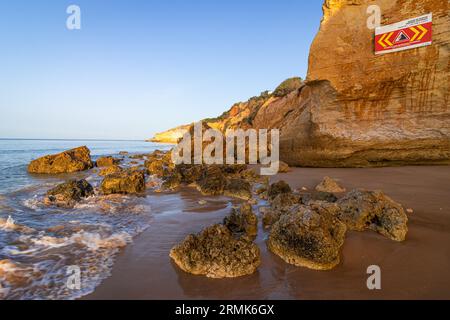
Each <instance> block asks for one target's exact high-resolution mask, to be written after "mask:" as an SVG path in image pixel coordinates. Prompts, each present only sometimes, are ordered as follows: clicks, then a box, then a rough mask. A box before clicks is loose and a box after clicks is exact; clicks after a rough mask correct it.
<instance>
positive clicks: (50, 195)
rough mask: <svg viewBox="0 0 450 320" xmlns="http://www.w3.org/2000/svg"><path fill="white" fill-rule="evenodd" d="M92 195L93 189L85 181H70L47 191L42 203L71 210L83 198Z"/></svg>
mask: <svg viewBox="0 0 450 320" xmlns="http://www.w3.org/2000/svg"><path fill="white" fill-rule="evenodd" d="M93 194H94V188H92V186H91V185H90V184H89V182H87V181H86V180H84V179H83V180H72V181H69V182H66V183H62V184H60V185H58V186H56V187H55V188H53V189H51V190H49V191H47V194H46V197H45V199H44V203H46V204H47V205H56V206H58V207H66V208H71V207H73V206H74V205H75V204H76V203H77V202H79V201H81V200H82V199H83V198H87V197H90V196H92V195H93Z"/></svg>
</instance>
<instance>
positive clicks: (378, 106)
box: [207, 0, 450, 167]
mask: <svg viewBox="0 0 450 320" xmlns="http://www.w3.org/2000/svg"><path fill="white" fill-rule="evenodd" d="M373 4H376V5H379V6H380V8H381V12H382V25H387V24H392V23H395V22H399V21H402V20H406V19H409V18H414V17H418V16H421V15H424V14H428V13H433V44H432V45H431V46H428V47H422V48H416V49H412V50H407V51H402V52H396V53H390V54H385V55H381V56H377V55H375V54H374V30H370V29H369V28H367V27H366V26H367V23H366V21H367V19H368V18H369V16H368V15H367V13H366V10H367V8H368V6H369V5H373ZM323 8H324V18H323V20H322V23H321V26H320V30H319V33H318V34H317V36H316V38H315V40H314V42H313V44H312V46H311V50H310V55H309V68H308V75H307V79H306V81H305V82H302V83H301V84H300V83H297V87H295V86H294V87H291V88H293V91H291V89H290V88H289V86H288V88H289V90H285V91H284V90H281V91H279V93H277V94H276V95H275V94H270V93H267V92H266V93H263V94H261V96H259V97H255V98H252V99H250V100H249V101H247V102H244V103H237V104H235V105H234V106H233V107H232V108H231V109H230V110H229V111H227V112H225V113H224V114H223V115H222V116H220V117H218V118H216V119H207V122H208V124H209V125H210V126H211V127H214V128H217V129H219V130H226V129H228V128H231V129H233V128H243V129H247V128H255V129H260V128H264V129H272V128H279V129H280V130H281V136H280V155H281V160H283V161H285V162H287V163H288V164H289V165H291V166H310V167H368V166H386V165H405V164H450V93H449V92H450V64H449V63H448V61H449V60H450V57H449V52H450V18H449V15H448V12H449V9H450V4H449V2H448V1H436V0H423V1H420V4H418V2H417V1H416V0H398V1H391V0H376V1H373V0H325V3H324V6H323Z"/></svg>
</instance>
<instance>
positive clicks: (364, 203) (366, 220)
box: [337, 190, 408, 241]
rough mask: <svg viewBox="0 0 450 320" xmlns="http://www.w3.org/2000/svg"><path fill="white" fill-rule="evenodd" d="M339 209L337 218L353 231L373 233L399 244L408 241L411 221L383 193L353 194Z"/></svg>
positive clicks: (400, 207)
mask: <svg viewBox="0 0 450 320" xmlns="http://www.w3.org/2000/svg"><path fill="white" fill-rule="evenodd" d="M337 205H338V206H339V211H337V217H338V218H339V219H340V220H341V221H343V222H344V223H345V224H346V225H347V226H348V228H349V229H350V230H356V231H364V230H367V229H370V230H373V231H375V232H378V233H380V234H382V235H384V236H386V237H388V238H390V239H392V240H395V241H404V240H405V238H406V234H407V233H408V226H407V223H408V217H407V215H406V213H405V211H404V209H403V207H402V206H401V205H400V204H398V203H396V202H395V201H393V200H392V199H391V198H389V197H388V196H386V195H385V194H384V193H383V192H381V191H366V190H353V191H352V192H349V193H348V194H347V195H346V196H345V197H344V198H342V199H340V200H338V202H337Z"/></svg>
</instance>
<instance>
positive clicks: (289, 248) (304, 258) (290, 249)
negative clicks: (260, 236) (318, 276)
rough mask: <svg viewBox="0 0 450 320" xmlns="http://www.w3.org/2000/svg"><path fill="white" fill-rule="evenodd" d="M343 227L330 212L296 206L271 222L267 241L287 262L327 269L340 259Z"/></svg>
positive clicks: (343, 236)
mask: <svg viewBox="0 0 450 320" xmlns="http://www.w3.org/2000/svg"><path fill="white" fill-rule="evenodd" d="M346 230H347V228H346V226H345V224H344V223H342V222H340V221H339V220H338V219H337V218H336V217H335V216H333V215H332V214H329V213H327V212H325V211H323V212H320V213H319V212H317V211H315V210H313V209H311V208H308V207H305V206H299V207H297V208H296V209H295V210H292V212H290V213H289V214H285V215H282V216H281V217H280V219H279V220H278V222H276V223H275V224H274V225H273V227H272V229H271V231H270V236H269V240H268V241H267V245H268V248H269V249H270V250H271V251H272V252H273V253H275V254H276V255H278V256H279V257H281V258H282V259H283V260H284V261H286V262H287V263H290V264H293V265H295V266H299V267H307V268H310V269H314V270H329V269H332V268H334V267H335V266H337V265H338V264H339V262H340V254H341V247H342V245H343V244H344V239H345V233H346Z"/></svg>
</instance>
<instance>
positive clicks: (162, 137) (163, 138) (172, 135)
mask: <svg viewBox="0 0 450 320" xmlns="http://www.w3.org/2000/svg"><path fill="white" fill-rule="evenodd" d="M187 130H189V125H183V126H179V127H176V128H174V129H171V130H168V131H165V132H161V133H157V134H155V136H154V137H153V138H151V139H149V140H148V141H150V142H158V143H177V142H178V140H179V139H181V138H182V137H183V135H184V134H185V133H186V131H187Z"/></svg>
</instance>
